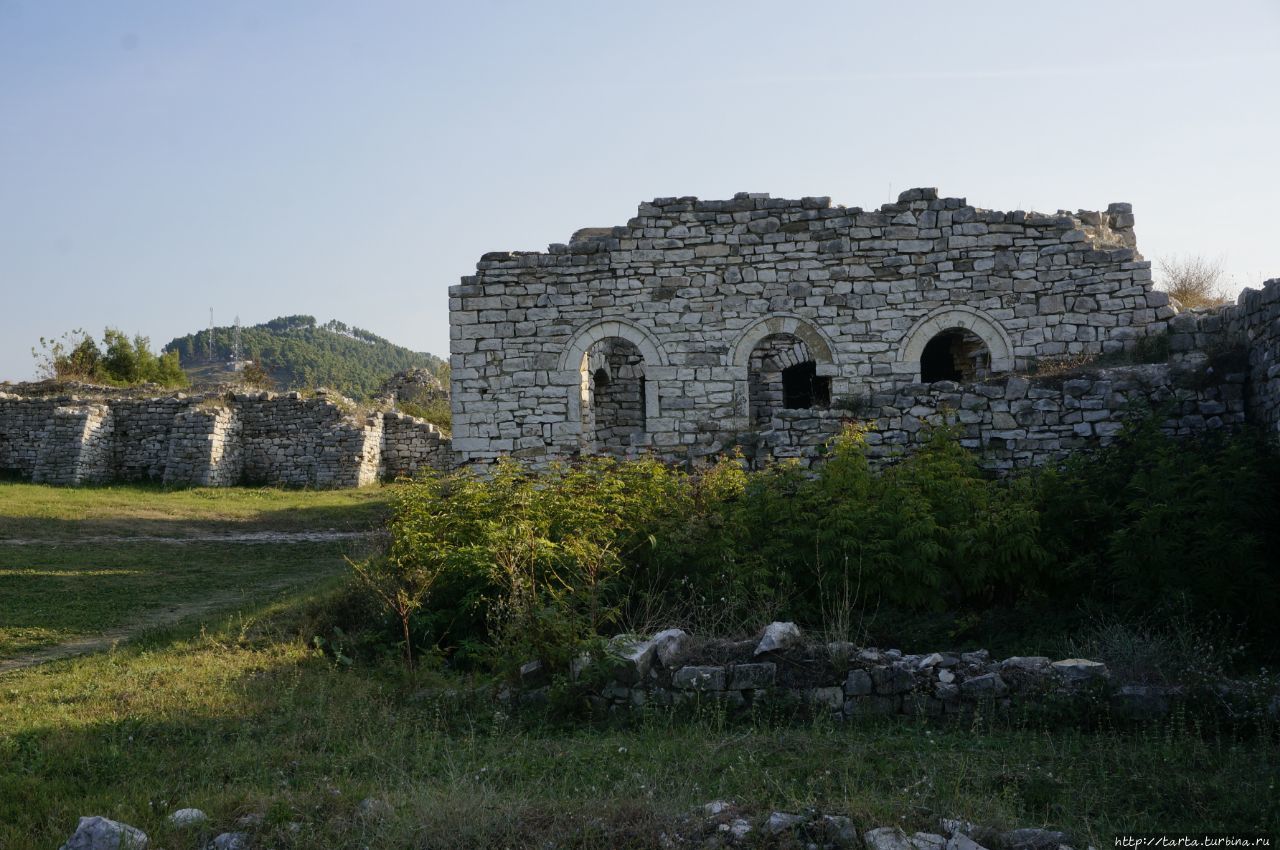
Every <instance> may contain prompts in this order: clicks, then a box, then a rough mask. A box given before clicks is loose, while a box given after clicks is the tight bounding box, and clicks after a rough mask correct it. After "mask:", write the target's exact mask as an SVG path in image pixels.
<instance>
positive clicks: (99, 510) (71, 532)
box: [0, 483, 393, 539]
mask: <svg viewBox="0 0 1280 850" xmlns="http://www.w3.org/2000/svg"><path fill="white" fill-rule="evenodd" d="M392 489H393V488H390V487H370V488H365V489H361V490H321V491H315V490H281V489H275V488H270V487H264V488H251V487H226V488H215V487H200V488H193V489H189V490H165V489H161V488H159V487H148V486H143V485H125V486H112V487H81V488H75V489H68V488H63V487H49V486H46V485H43V484H19V483H5V484H0V538H32V537H36V538H41V539H47V538H60V539H75V538H76V537H81V536H85V535H130V536H135V535H149V536H160V537H185V536H191V535H194V534H201V533H214V532H226V531H261V530H271V531H306V530H314V529H330V528H332V529H335V530H357V531H359V530H365V529H367V528H369V527H370V526H371V525H373V524H375V523H377V522H378V521H379V520H380V519H381V518H382V517H383V516H385V514H386V511H387V507H386V506H387V498H388V495H389V493H390V492H391V491H392Z"/></svg>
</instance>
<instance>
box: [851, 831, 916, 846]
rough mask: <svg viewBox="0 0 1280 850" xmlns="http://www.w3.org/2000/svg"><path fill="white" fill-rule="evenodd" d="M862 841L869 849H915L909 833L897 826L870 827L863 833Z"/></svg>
mask: <svg viewBox="0 0 1280 850" xmlns="http://www.w3.org/2000/svg"><path fill="white" fill-rule="evenodd" d="M862 841H863V843H864V844H866V845H867V850H915V847H914V846H912V844H911V841H910V840H908V838H907V834H906V833H905V832H903V831H902V830H900V829H898V828H897V827H896V826H882V827H879V828H878V829H868V830H867V831H866V832H864V833H863V834H862Z"/></svg>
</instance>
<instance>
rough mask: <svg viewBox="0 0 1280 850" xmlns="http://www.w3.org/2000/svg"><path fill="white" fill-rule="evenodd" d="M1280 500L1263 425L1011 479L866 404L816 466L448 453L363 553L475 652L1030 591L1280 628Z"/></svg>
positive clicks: (1128, 443) (437, 642)
mask: <svg viewBox="0 0 1280 850" xmlns="http://www.w3.org/2000/svg"><path fill="white" fill-rule="evenodd" d="M1278 511H1280V455H1278V454H1277V451H1276V449H1275V447H1274V445H1272V444H1270V443H1268V442H1267V441H1265V440H1264V439H1262V438H1260V437H1257V436H1254V435H1249V434H1241V435H1237V436H1233V437H1216V438H1205V439H1200V440H1195V441H1178V440H1174V439H1172V438H1170V437H1168V436H1166V435H1164V434H1163V433H1162V432H1161V431H1160V429H1159V427H1158V426H1157V424H1156V419H1154V418H1145V419H1141V420H1137V421H1135V422H1134V423H1132V424H1131V425H1130V426H1129V427H1128V429H1127V430H1126V431H1125V433H1124V434H1123V435H1122V436H1121V438H1120V439H1118V440H1117V441H1116V442H1115V443H1114V444H1113V445H1111V446H1110V447H1108V448H1106V449H1104V450H1101V451H1100V452H1098V453H1095V454H1092V455H1081V456H1077V457H1075V458H1073V459H1071V460H1070V461H1069V462H1067V463H1066V464H1065V465H1063V466H1061V467H1058V468H1054V469H1045V470H1038V471H1034V472H1027V473H1023V474H1020V475H1016V476H1012V477H1009V478H1005V479H996V478H993V477H991V476H989V475H987V474H984V472H983V471H982V470H981V469H980V468H979V465H978V463H977V459H976V458H975V456H974V455H972V454H971V453H970V452H969V451H967V450H966V449H964V448H963V447H961V445H960V443H959V440H958V435H957V434H956V433H955V432H954V431H953V430H952V429H951V428H949V427H945V426H942V427H938V428H936V429H934V431H933V433H932V434H931V436H930V439H929V440H928V442H927V443H926V445H925V446H924V447H923V448H922V449H921V450H919V451H918V452H916V453H914V454H912V455H911V456H909V457H906V458H903V459H902V460H901V461H899V462H898V463H896V464H894V465H892V466H890V467H888V468H887V469H885V470H883V471H881V472H875V471H873V470H872V468H871V466H870V465H869V463H868V459H867V456H866V453H865V441H864V439H863V434H862V433H861V431H860V430H859V429H858V427H857V426H853V425H850V426H848V427H847V428H846V430H845V431H844V433H843V434H842V435H840V437H838V438H837V439H836V440H835V441H833V443H832V444H831V445H830V446H829V447H828V455H827V457H826V459H825V463H824V464H822V465H821V466H820V468H818V469H817V470H816V471H808V470H804V469H801V468H799V467H797V466H793V465H789V464H783V463H780V464H775V465H773V466H770V467H769V468H767V469H764V470H762V471H755V472H750V471H746V470H745V469H744V468H743V465H742V464H741V463H740V461H739V460H738V459H736V458H732V457H728V458H724V459H722V460H720V461H719V462H718V463H716V464H715V465H713V466H710V467H708V468H706V469H703V470H700V471H697V472H692V473H690V472H685V471H682V470H679V469H676V468H672V467H670V466H666V465H664V464H662V463H660V462H657V461H653V460H637V461H625V462H624V461H617V460H614V459H610V458H604V457H595V458H589V459H584V460H581V461H579V462H576V463H573V464H564V465H555V466H552V467H550V468H549V469H545V470H542V471H539V472H534V471H532V470H530V469H529V468H527V467H526V466H524V465H522V464H521V463H520V462H518V461H515V460H506V461H503V462H501V463H499V464H498V465H497V466H496V467H495V468H493V469H491V470H488V471H487V472H485V473H484V474H481V473H480V472H477V471H475V470H471V469H463V470H461V471H458V472H455V473H452V474H448V475H443V474H437V473H429V474H427V475H426V476H425V477H423V478H421V479H419V480H417V481H415V482H412V483H409V484H407V485H405V486H404V487H403V488H402V490H401V492H400V494H399V496H398V502H397V505H396V510H395V513H394V517H393V519H392V520H391V523H390V543H389V547H388V549H387V551H386V552H385V554H383V555H379V556H377V557H375V558H372V559H370V560H368V561H365V562H363V563H362V564H360V565H358V566H359V572H360V573H361V575H362V576H363V577H364V578H365V580H366V584H368V585H369V586H371V587H372V586H374V583H375V582H382V583H383V584H382V585H380V586H381V587H383V588H384V591H383V592H382V598H384V599H385V598H387V595H386V592H385V588H388V587H389V588H400V589H401V590H402V591H403V592H404V593H405V594H407V595H406V596H405V599H408V600H409V601H410V602H414V600H416V604H411V605H409V606H407V608H405V607H403V606H402V608H401V609H395V608H394V606H391V608H390V609H389V610H400V613H401V615H402V616H401V617H400V618H399V620H400V623H399V625H400V628H398V629H397V630H396V634H397V639H399V640H401V641H403V642H404V643H405V645H406V647H407V646H408V645H411V644H412V645H415V646H417V647H418V648H428V647H430V648H433V649H434V650H435V651H438V652H443V653H446V654H451V655H455V656H457V657H458V658H459V660H461V659H462V658H472V659H474V658H475V657H476V656H477V653H481V654H483V653H493V652H495V651H496V652H497V653H498V658H499V659H504V660H507V661H510V660H513V659H527V658H534V657H537V658H542V659H545V660H548V661H553V662H562V661H564V660H566V659H567V658H568V656H569V655H570V654H571V653H573V652H576V651H578V650H579V649H580V648H581V647H582V646H583V645H584V644H588V643H590V642H592V641H594V640H599V639H601V638H604V637H608V636H609V635H611V634H615V633H618V632H620V631H625V630H628V629H632V630H641V629H643V628H652V627H661V626H668V625H672V624H680V625H685V626H692V627H694V628H698V629H699V630H700V631H703V632H704V633H705V632H707V631H711V632H715V631H721V632H732V631H734V630H735V628H741V627H754V626H756V625H758V624H759V623H761V622H762V621H765V620H766V618H785V619H791V620H794V621H796V622H798V623H800V624H802V625H804V626H807V627H810V628H815V627H816V628H823V629H826V630H827V631H828V633H830V632H831V631H835V632H839V633H841V634H840V635H838V636H841V637H849V638H854V639H857V638H858V637H860V635H858V634H857V633H856V632H857V625H858V623H859V622H861V621H862V620H864V619H865V618H866V617H867V616H868V615H869V614H870V613H871V612H886V611H888V612H898V613H901V614H906V615H928V614H929V613H930V612H940V611H946V612H952V613H959V614H960V615H962V616H971V617H980V616H982V615H983V613H984V612H990V611H993V610H1009V609H1016V608H1018V607H1019V606H1021V607H1022V608H1024V609H1026V608H1027V606H1030V609H1031V610H1038V611H1054V612H1057V613H1058V614H1062V613H1063V612H1067V614H1068V617H1067V619H1068V620H1069V619H1070V614H1071V612H1080V615H1079V616H1080V620H1081V622H1083V621H1084V619H1085V618H1086V617H1090V616H1096V614H1097V612H1098V611H1099V610H1104V611H1106V612H1108V613H1109V615H1110V614H1114V615H1116V616H1119V617H1121V618H1122V619H1123V618H1124V617H1128V616H1132V617H1135V618H1136V617H1142V618H1148V619H1149V618H1150V617H1151V616H1152V614H1153V612H1158V611H1160V610H1162V608H1163V607H1166V606H1167V607H1169V608H1170V609H1171V610H1172V609H1173V608H1174V607H1176V608H1177V610H1179V611H1184V612H1190V614H1191V615H1192V616H1194V615H1195V614H1196V613H1197V612H1216V614H1217V615H1219V616H1226V617H1228V618H1229V619H1230V620H1231V621H1232V622H1233V623H1236V624H1238V625H1240V626H1241V627H1242V628H1244V629H1245V630H1247V632H1248V633H1249V634H1251V635H1252V636H1253V637H1254V638H1255V639H1257V641H1258V642H1259V644H1265V642H1266V641H1269V640H1270V641H1272V643H1271V645H1274V638H1275V637H1276V635H1277V631H1278V629H1277V626H1276V621H1275V618H1274V615H1273V613H1272V612H1274V610H1275V605H1276V602H1277V601H1280V599H1278V596H1280V569H1278V568H1277V561H1276V558H1275V557H1274V555H1273V554H1272V553H1273V552H1274V551H1276V547H1277V545H1280V528H1278V527H1277V524H1276V523H1274V522H1273V521H1272V519H1273V518H1274V517H1275V516H1276V515H1277V512H1278ZM1055 623H1056V625H1058V626H1060V625H1061V623H1062V618H1061V617H1059V618H1058V620H1057V621H1055ZM833 636H835V635H833ZM490 658H491V659H492V658H493V656H492V655H490Z"/></svg>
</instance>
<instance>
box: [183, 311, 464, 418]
mask: <svg viewBox="0 0 1280 850" xmlns="http://www.w3.org/2000/svg"><path fill="white" fill-rule="evenodd" d="M234 339H235V329H234V328H231V327H217V328H214V329H213V330H212V337H210V331H208V330H202V331H199V332H198V333H193V334H188V335H186V336H181V337H177V338H175V339H173V340H172V341H170V342H169V344H168V345H166V346H165V347H164V350H165V351H166V352H173V353H175V354H177V355H178V357H179V358H180V359H181V361H182V364H183V366H184V367H185V368H187V369H192V368H194V367H199V366H201V365H204V364H210V363H225V362H227V361H228V360H230V359H231V356H232V351H233V347H234ZM211 343H212V344H211ZM240 346H241V355H242V356H243V357H245V358H247V359H249V360H252V361H254V363H256V364H258V365H260V366H261V367H262V369H263V370H264V371H265V373H266V375H267V377H268V378H269V379H270V382H273V383H274V384H275V385H276V386H278V387H280V388H281V389H306V388H312V387H329V388H332V389H335V390H338V391H339V392H341V393H344V394H346V395H348V396H351V397H353V398H356V399H363V398H368V397H370V396H373V395H374V394H376V393H377V391H378V389H379V388H380V387H381V386H382V384H383V383H384V382H385V381H386V380H387V378H389V377H390V376H391V375H393V374H394V373H396V372H402V371H404V370H406V369H415V368H426V369H430V370H432V371H433V372H434V371H438V370H439V369H440V368H441V367H442V366H443V365H444V361H443V360H441V359H440V358H438V357H433V356H432V355H430V354H426V353H423V352H418V351H411V350H409V349H407V348H404V347H402V346H399V345H395V344H394V343H392V342H389V341H388V340H386V339H383V338H382V337H380V336H378V335H377V334H374V333H372V332H370V331H367V330H364V329H363V328H358V327H354V326H350V325H347V324H346V323H344V322H340V321H337V320H336V319H335V320H331V321H328V322H325V323H324V324H319V323H317V322H316V319H315V317H314V316H307V315H296V316H280V317H278V318H275V319H272V320H271V321H269V322H263V323H262V324H260V325H253V326H250V327H246V328H242V329H241V331H240Z"/></svg>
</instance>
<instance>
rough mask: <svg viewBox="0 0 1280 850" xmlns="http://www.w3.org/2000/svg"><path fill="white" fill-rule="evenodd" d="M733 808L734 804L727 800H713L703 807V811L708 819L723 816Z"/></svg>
mask: <svg viewBox="0 0 1280 850" xmlns="http://www.w3.org/2000/svg"><path fill="white" fill-rule="evenodd" d="M732 808H733V803H730V802H728V801H727V800H712V801H711V802H710V803H707V804H706V805H705V806H703V807H702V811H703V812H704V813H705V814H706V816H707V817H715V816H716V815H718V814H721V813H722V812H727V811H729V810H730V809H732Z"/></svg>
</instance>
